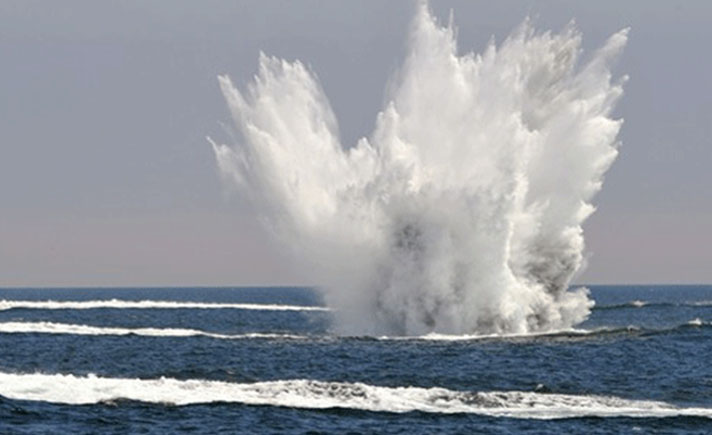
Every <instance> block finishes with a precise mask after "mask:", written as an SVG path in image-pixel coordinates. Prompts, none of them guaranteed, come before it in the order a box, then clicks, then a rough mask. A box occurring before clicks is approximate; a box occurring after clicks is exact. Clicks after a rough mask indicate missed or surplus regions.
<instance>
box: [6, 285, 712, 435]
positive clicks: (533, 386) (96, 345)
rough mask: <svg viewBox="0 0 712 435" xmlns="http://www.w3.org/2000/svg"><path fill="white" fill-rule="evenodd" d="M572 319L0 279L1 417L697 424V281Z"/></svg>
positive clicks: (351, 425)
mask: <svg viewBox="0 0 712 435" xmlns="http://www.w3.org/2000/svg"><path fill="white" fill-rule="evenodd" d="M590 290H591V298H592V299H593V300H594V301H595V306H594V308H593V310H592V313H591V315H590V317H589V318H588V320H587V321H585V322H584V323H582V324H580V325H577V326H576V327H575V329H571V330H567V331H563V332H557V333H550V334H539V335H509V336H474V335H473V336H448V335H436V334H430V335H425V336H420V337H368V336H353V337H348V336H337V335H335V334H334V333H333V332H332V325H333V316H334V315H335V313H334V312H332V311H330V310H328V309H327V308H325V307H324V305H323V302H322V300H321V298H320V297H319V295H318V293H317V292H315V291H313V290H311V289H308V288H283V287H273V288H147V289H139V288H110V289H107V288H97V289H87V288H66V289H0V349H1V350H0V433H2V434H35V433H41V434H45V433H46V434H57V433H73V434H85V433H86V434H89V433H92V434H94V433H101V434H111V433H209V434H214V433H354V434H357V433H408V434H414V433H630V432H636V431H637V432H640V433H666V434H667V433H710V432H712V366H711V365H710V361H711V358H712V286H592V287H590Z"/></svg>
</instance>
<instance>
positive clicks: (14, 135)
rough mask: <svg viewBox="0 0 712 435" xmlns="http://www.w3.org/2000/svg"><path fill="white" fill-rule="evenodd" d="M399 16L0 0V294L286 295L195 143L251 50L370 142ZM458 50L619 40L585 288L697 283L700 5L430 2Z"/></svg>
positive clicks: (703, 46) (705, 268) (711, 264)
mask: <svg viewBox="0 0 712 435" xmlns="http://www.w3.org/2000/svg"><path fill="white" fill-rule="evenodd" d="M414 6H415V5H414V3H412V2H406V1H403V2H396V1H392V2H391V1H389V2H384V1H363V2H341V1H334V2H331V1H249V2H248V1H215V0H211V1H204V2H192V1H174V0H170V1H169V0H163V1H158V0H156V1H122V2H109V1H93V0H86V1H76V0H69V1H63V2H54V1H49V0H47V1H9V0H0V286H69V285H86V286H92V285H102V286H113V285H255V284H257V285H270V284H298V283H301V282H302V281H301V278H300V275H299V272H298V271H296V270H293V268H291V267H290V266H289V264H288V262H287V261H286V258H285V256H284V255H283V254H281V250H280V249H279V246H276V245H274V244H273V243H272V242H270V240H269V237H268V236H266V235H265V234H264V232H263V231H262V230H261V228H260V226H259V225H258V224H257V223H256V221H255V218H254V217H253V216H252V214H251V213H250V211H249V208H248V207H246V206H245V204H244V203H243V202H241V201H240V200H239V198H234V197H230V196H229V195H226V189H225V188H224V186H223V185H222V184H221V182H220V179H219V176H218V172H217V169H216V165H215V161H214V156H213V153H212V150H211V148H210V146H209V145H208V143H207V142H206V140H205V136H206V135H212V136H216V137H218V138H220V139H225V138H223V137H221V135H224V133H223V130H222V128H221V127H220V123H221V122H224V123H228V122H229V121H228V119H229V114H228V111H227V109H226V106H225V103H224V101H223V98H222V95H221V93H220V91H219V89H218V84H217V79H216V76H217V75H218V74H222V73H227V74H229V75H230V76H231V77H232V79H233V80H234V81H235V82H236V83H237V84H238V85H244V84H245V83H247V82H248V81H249V80H250V79H251V78H252V76H253V75H254V73H255V72H256V68H257V57H258V53H259V51H260V50H262V51H264V52H265V53H267V54H273V55H277V56H281V57H285V58H287V59H290V60H292V59H301V60H302V61H304V62H305V63H308V64H309V65H310V66H311V67H312V69H313V70H314V71H315V72H316V73H317V75H318V76H319V79H320V81H321V83H322V85H323V87H324V90H325V92H326V94H327V95H328V97H329V99H330V101H331V104H332V106H333V108H334V111H335V112H336V115H337V117H338V119H339V123H340V131H341V135H342V138H343V141H344V142H345V143H355V142H356V140H357V139H358V138H359V137H361V136H364V135H368V134H369V133H370V132H371V130H372V128H373V123H374V121H375V117H376V113H377V112H378V110H379V109H380V108H381V106H382V103H383V91H384V88H385V86H386V84H387V81H388V79H389V77H390V75H391V74H392V73H393V72H394V70H395V69H396V68H397V67H398V65H399V61H400V59H401V58H402V56H403V54H404V47H405V41H406V35H407V27H408V23H409V21H410V19H411V16H412V12H413V10H414ZM431 7H432V8H433V10H434V11H435V13H436V14H437V15H438V16H440V17H441V18H442V19H447V15H448V13H449V11H450V9H453V10H454V13H455V22H456V24H457V26H458V28H459V42H460V48H461V50H463V51H469V50H471V49H474V50H476V51H479V50H481V49H482V48H483V47H484V46H485V45H486V43H487V41H488V39H489V38H490V36H491V35H494V36H495V38H496V40H499V41H501V40H503V39H504V38H505V37H506V36H507V34H508V33H509V32H510V31H511V30H512V29H513V28H514V27H515V26H516V25H518V24H519V23H520V22H521V21H522V19H523V18H524V17H525V16H527V15H529V16H531V17H533V18H534V21H535V23H536V27H537V28H539V29H553V30H559V29H561V28H562V27H563V26H564V25H565V24H566V23H567V22H568V21H569V20H571V19H572V18H573V19H575V20H576V23H577V26H578V27H579V28H580V29H581V31H582V32H583V35H584V48H585V49H589V50H590V49H593V48H595V47H597V46H599V45H600V44H602V42H603V41H604V40H605V38H606V37H607V36H609V35H610V34H612V33H613V32H615V31H617V30H620V29H621V28H624V27H628V26H630V27H631V34H630V41H629V43H628V46H627V48H626V51H625V53H624V54H623V57H622V59H621V61H620V62H619V64H618V67H617V71H616V73H617V74H624V73H625V74H628V75H630V77H631V78H630V81H629V82H628V83H627V85H626V88H625V95H624V97H623V100H622V102H621V104H620V105H619V107H618V110H617V115H618V116H622V117H624V118H625V125H624V127H623V130H622V133H621V136H620V137H621V139H622V141H623V146H622V148H621V154H620V156H619V158H618V160H617V161H616V162H615V163H614V165H613V168H612V169H611V170H610V172H609V173H608V175H607V177H606V182H605V185H604V188H603V191H602V192H601V193H600V194H599V196H598V197H597V198H596V200H595V203H596V205H597V206H598V211H597V212H596V214H595V215H594V216H593V217H592V218H591V219H590V220H589V221H588V222H587V224H586V225H585V231H586V238H587V239H586V240H587V245H588V252H589V254H591V255H590V258H589V265H588V268H587V270H586V271H585V272H584V273H583V274H582V275H581V276H580V277H579V278H578V281H579V282H585V283H656V282H660V283H673V282H674V283H700V282H705V283H709V282H712V193H710V189H711V188H712V171H710V168H711V167H712V139H711V138H712V58H710V56H709V52H710V47H709V45H710V43H711V42H712V26H710V23H712V3H710V2H707V1H703V0H699V1H647V0H646V1H642V0H641V1H628V2H619V1H600V2H589V1H563V0H560V1H502V2H490V1H433V2H432V4H431Z"/></svg>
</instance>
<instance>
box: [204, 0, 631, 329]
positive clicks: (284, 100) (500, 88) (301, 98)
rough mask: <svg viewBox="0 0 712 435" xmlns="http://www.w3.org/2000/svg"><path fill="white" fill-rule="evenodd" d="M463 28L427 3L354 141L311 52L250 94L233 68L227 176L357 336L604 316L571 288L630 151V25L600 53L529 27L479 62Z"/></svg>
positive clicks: (219, 151)
mask: <svg viewBox="0 0 712 435" xmlns="http://www.w3.org/2000/svg"><path fill="white" fill-rule="evenodd" d="M455 36H456V31H455V28H454V25H453V24H452V20H451V22H450V24H449V25H447V26H443V25H440V24H439V23H438V22H437V20H436V19H435V18H434V17H433V16H432V15H431V14H430V12H429V10H428V6H427V4H425V3H423V4H421V5H420V7H419V8H418V10H417V13H416V16H415V17H414V19H413V23H412V25H411V30H410V35H409V38H408V52H407V56H406V58H405V61H404V64H403V65H402V66H401V68H400V70H399V71H398V73H397V74H396V77H394V79H393V86H392V91H391V92H390V93H389V94H388V95H387V96H386V101H387V103H386V105H385V107H384V108H383V110H382V111H381V112H380V113H379V114H378V116H377V119H376V125H375V128H374V131H373V132H372V133H371V134H370V136H368V137H364V138H362V139H361V140H359V141H358V143H357V144H355V145H353V146H350V145H351V144H342V143H340V140H339V133H338V125H337V121H336V119H335V117H334V114H333V112H332V110H331V108H330V106H329V102H328V99H327V97H326V95H324V92H323V91H322V89H321V87H320V86H319V83H318V80H317V78H316V75H315V74H314V73H313V72H312V71H310V69H309V68H307V67H306V66H305V65H304V64H303V63H301V62H300V61H295V62H288V61H285V60H281V59H278V58H274V57H270V56H267V55H265V54H260V62H259V64H260V66H259V73H258V74H257V75H256V77H255V79H254V82H252V83H251V84H250V85H249V86H248V87H247V89H246V90H244V91H240V90H238V89H237V88H236V87H235V86H233V84H232V82H231V81H230V79H229V78H228V77H227V76H221V77H220V78H219V80H220V86H221V88H222V92H223V94H224V96H225V98H226V100H227V103H228V106H229V108H230V111H231V113H232V116H233V118H234V121H235V124H236V126H237V129H238V133H239V137H238V138H237V143H234V144H231V145H219V144H217V143H215V142H213V141H212V140H211V143H212V144H213V147H214V150H215V154H216V156H217V161H218V165H219V167H220V170H221V173H222V175H223V176H224V178H225V179H226V181H227V182H228V183H229V184H230V185H234V186H237V188H238V189H239V191H240V192H241V194H242V195H244V196H245V197H247V198H250V199H251V202H252V204H253V205H254V208H255V211H256V213H258V214H259V215H260V216H261V217H262V219H263V220H264V221H265V222H266V224H267V226H268V227H269V229H270V230H271V231H272V232H273V233H274V234H275V236H276V237H277V239H279V240H280V241H281V242H282V246H283V247H284V249H285V250H290V251H292V252H293V253H294V254H295V256H294V257H295V259H298V260H297V261H299V262H300V264H301V266H302V267H303V269H304V270H305V271H306V275H307V276H308V279H311V280H312V281H311V282H314V283H317V284H318V285H319V286H320V288H321V290H322V291H323V293H324V295H325V298H326V302H327V304H328V305H329V306H330V307H332V308H334V310H335V312H336V313H337V314H336V323H335V328H337V330H338V331H339V332H340V333H342V334H346V335H349V334H357V335H358V334H374V335H382V334H389V335H393V334H395V335H421V334H425V333H431V332H435V333H447V334H491V333H495V334H512V333H526V332H547V331H559V330H565V329H569V328H571V327H572V326H574V325H576V324H578V323H580V322H582V321H583V320H585V319H586V318H587V316H588V315H589V313H590V309H591V306H592V304H593V302H592V301H591V300H590V298H589V297H588V293H587V290H586V289H574V290H570V289H569V284H570V283H571V280H572V277H574V275H575V274H576V272H577V271H578V270H579V269H580V268H581V265H582V260H583V249H584V239H583V232H582V228H581V225H582V223H583V222H584V220H585V219H586V218H587V217H588V216H589V215H590V214H591V213H592V212H593V210H594V208H593V206H592V205H591V200H592V198H593V196H594V195H595V194H596V192H598V190H599V189H600V188H601V184H602V180H603V175H604V173H605V172H606V170H607V169H608V168H609V166H610V165H611V163H612V162H613V160H614V159H615V157H616V155H617V145H618V143H617V139H616V136H617V134H618V132H619V129H620V127H621V123H622V120H616V119H612V117H611V112H612V110H613V108H614V105H615V103H616V101H617V100H618V99H619V97H620V96H621V94H622V83H623V82H624V81H625V77H622V78H620V79H618V80H613V79H612V77H611V72H610V68H611V63H612V62H613V61H614V60H615V59H616V58H617V56H618V54H619V53H620V52H621V50H622V49H623V47H624V45H625V43H626V39H627V30H622V31H621V32H619V33H616V34H614V35H613V36H611V37H610V38H609V39H608V41H607V42H606V43H605V44H604V45H603V47H601V48H600V49H599V50H597V51H596V52H594V53H591V54H587V60H586V61H582V60H581V58H582V50H581V35H580V33H579V32H578V31H577V30H576V29H575V28H574V26H573V24H572V25H569V26H567V27H566V28H565V29H564V30H562V31H561V32H560V33H551V32H537V31H535V30H534V29H533V27H532V25H531V24H530V23H529V22H528V21H525V22H524V23H523V24H522V25H521V26H520V27H519V28H518V29H516V30H515V31H514V32H513V33H512V34H511V36H509V37H508V38H507V39H506V40H505V41H504V42H502V43H501V44H499V45H496V44H495V43H494V42H492V43H491V44H490V45H489V46H488V47H487V48H486V50H485V51H484V52H483V53H481V54H475V53H465V54H461V53H460V51H459V50H458V47H457V44H456V38H455ZM364 68H367V66H364Z"/></svg>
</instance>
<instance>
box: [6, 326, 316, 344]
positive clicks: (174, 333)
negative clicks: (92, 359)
mask: <svg viewBox="0 0 712 435" xmlns="http://www.w3.org/2000/svg"><path fill="white" fill-rule="evenodd" d="M0 333H4V334H28V333H34V334H71V335H141V336H146V337H196V336H203V337H212V338H221V339H227V340H239V339H249V338H268V339H292V340H295V339H296V340H298V339H306V338H308V337H307V336H304V335H295V334H277V333H260V332H250V333H246V334H216V333H213V332H207V331H200V330H197V329H184V328H115V327H106V326H90V325H74V324H69V323H54V322H2V323H0Z"/></svg>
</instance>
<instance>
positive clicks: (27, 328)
mask: <svg viewBox="0 0 712 435" xmlns="http://www.w3.org/2000/svg"><path fill="white" fill-rule="evenodd" d="M710 326H712V322H708V321H704V320H702V319H700V318H699V317H698V318H694V319H692V320H690V321H688V322H686V323H683V324H680V325H676V326H673V327H670V328H663V329H647V328H641V327H638V326H632V325H631V326H625V327H604V328H598V329H567V330H561V331H551V332H538V333H523V334H485V335H476V334H462V335H454V334H439V333H430V334H426V335H420V336H380V337H369V336H342V337H340V338H342V339H345V340H377V341H444V342H453V341H480V340H530V339H544V340H546V339H552V340H559V339H586V338H591V339H594V338H601V337H606V336H619V335H625V336H651V335H658V334H667V333H672V332H677V331H683V330H689V329H699V328H704V327H710ZM0 334H67V335H137V336H145V337H211V338H218V339H226V340H239V339H285V340H308V339H324V338H339V337H338V336H331V335H297V334H283V333H262V332H250V333H244V334H219V333H214V332H208V331H201V330H198V329H186V328H121V327H107V326H91V325H80V324H71V323H55V322H0Z"/></svg>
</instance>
